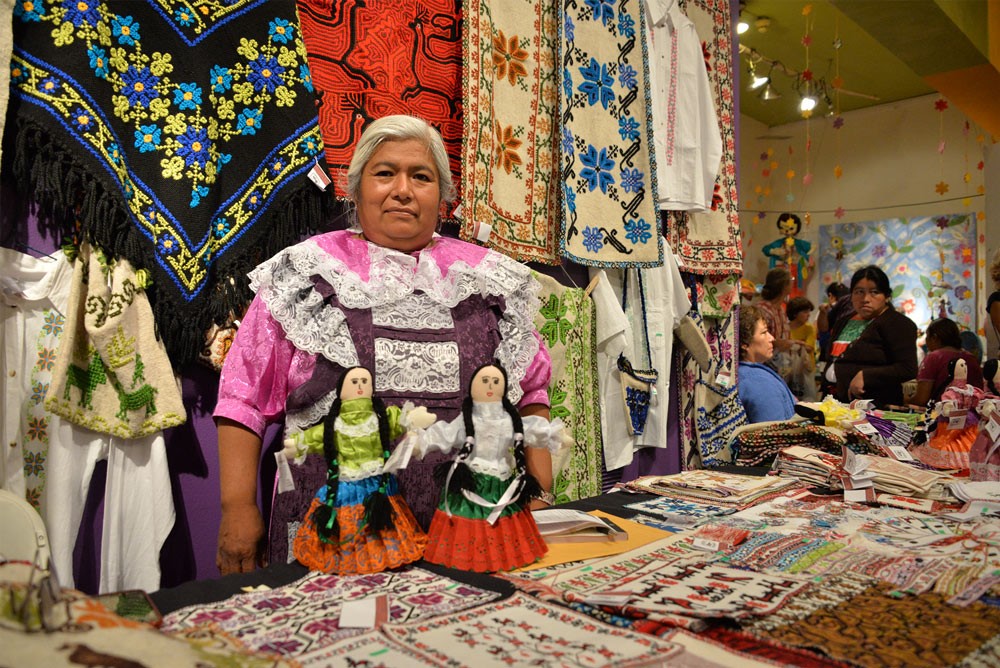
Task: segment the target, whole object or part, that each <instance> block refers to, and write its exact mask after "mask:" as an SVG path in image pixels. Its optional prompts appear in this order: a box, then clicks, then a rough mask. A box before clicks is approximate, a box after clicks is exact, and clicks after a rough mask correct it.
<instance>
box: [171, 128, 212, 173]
mask: <svg viewBox="0 0 1000 668" xmlns="http://www.w3.org/2000/svg"><path fill="white" fill-rule="evenodd" d="M177 143H178V144H180V146H179V147H178V148H177V155H179V156H181V157H182V158H184V164H185V165H188V166H190V165H198V166H199V167H204V166H205V164H206V163H207V162H208V133H207V132H205V130H203V129H200V128H188V129H187V130H185V131H184V134H182V135H181V136H180V137H178V138H177Z"/></svg>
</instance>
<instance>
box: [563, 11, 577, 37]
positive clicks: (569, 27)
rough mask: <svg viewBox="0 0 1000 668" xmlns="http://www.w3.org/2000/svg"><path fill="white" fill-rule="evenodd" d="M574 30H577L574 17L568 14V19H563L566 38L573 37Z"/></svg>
mask: <svg viewBox="0 0 1000 668" xmlns="http://www.w3.org/2000/svg"><path fill="white" fill-rule="evenodd" d="M574 30H576V26H575V25H574V24H573V17H572V16H570V15H569V14H567V15H566V20H565V21H563V33H565V35H566V39H573V31H574Z"/></svg>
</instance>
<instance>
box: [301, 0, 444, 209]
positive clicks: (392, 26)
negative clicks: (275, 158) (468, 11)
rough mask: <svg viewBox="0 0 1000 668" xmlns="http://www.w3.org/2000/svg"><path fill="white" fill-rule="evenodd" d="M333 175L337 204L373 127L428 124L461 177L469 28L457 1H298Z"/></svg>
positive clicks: (327, 155) (321, 124)
mask: <svg viewBox="0 0 1000 668" xmlns="http://www.w3.org/2000/svg"><path fill="white" fill-rule="evenodd" d="M298 5H299V13H300V17H301V20H302V36H303V38H304V39H305V43H306V48H307V49H308V52H309V67H310V69H311V70H312V77H313V82H314V84H315V86H316V95H317V97H318V99H319V126H320V129H321V131H322V133H323V143H324V150H325V153H326V162H327V167H328V168H329V170H330V177H331V178H332V179H333V183H334V187H335V188H336V193H337V195H338V196H341V197H343V196H344V190H343V185H344V181H345V179H346V173H347V166H348V165H349V164H350V162H351V156H352V155H353V153H354V146H355V144H356V143H357V141H358V139H360V138H361V133H362V132H363V131H364V129H365V127H366V126H367V125H368V123H370V122H371V121H373V120H375V119H376V118H381V117H383V116H389V115H392V114H410V115H413V116H419V117H420V118H422V119H424V120H425V121H427V122H428V123H430V124H431V125H433V126H434V127H435V128H437V129H438V131H439V132H440V133H441V137H442V139H444V144H445V149H446V150H447V151H448V159H449V161H450V163H451V173H452V176H453V177H454V179H455V183H456V185H458V175H459V174H461V173H462V164H461V159H462V84H461V76H462V43H461V40H462V25H461V17H460V15H459V12H458V5H457V4H456V3H455V2H454V0H422V1H421V2H399V1H398V0H367V1H366V2H339V1H335V0H298Z"/></svg>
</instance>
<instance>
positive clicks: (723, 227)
mask: <svg viewBox="0 0 1000 668" xmlns="http://www.w3.org/2000/svg"><path fill="white" fill-rule="evenodd" d="M677 1H678V2H679V3H680V5H681V9H683V11H684V13H685V14H687V17H688V18H689V19H690V20H691V21H692V23H694V25H695V29H696V30H697V32H698V36H699V38H700V39H701V42H702V45H703V50H704V53H705V67H707V68H708V77H709V80H710V81H711V86H712V90H713V92H714V98H715V109H716V111H717V113H718V116H719V128H720V130H721V131H722V163H721V164H720V165H719V175H718V177H716V181H715V194H714V196H713V198H712V210H711V211H707V212H704V213H691V212H677V211H668V212H665V214H664V215H665V218H666V221H665V223H664V234H665V235H666V238H667V241H668V242H669V243H670V247H671V248H673V249H674V252H675V253H676V254H677V257H678V261H679V262H680V266H681V270H682V271H688V272H691V273H695V274H701V275H719V274H742V273H743V247H742V242H741V240H740V224H739V214H738V208H739V200H738V193H737V191H736V138H735V130H734V128H735V127H736V119H735V110H734V106H733V94H732V92H733V66H732V62H733V56H732V25H731V23H730V8H729V0H677Z"/></svg>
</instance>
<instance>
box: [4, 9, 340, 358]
mask: <svg viewBox="0 0 1000 668" xmlns="http://www.w3.org/2000/svg"><path fill="white" fill-rule="evenodd" d="M10 71H11V82H12V96H11V101H10V104H11V107H12V110H13V111H14V112H15V113H16V119H17V125H16V129H15V128H14V127H9V126H8V128H7V130H8V132H16V133H17V135H16V137H15V140H14V143H13V147H14V150H13V151H12V152H13V153H14V154H15V155H14V162H13V165H14V173H15V176H16V178H17V179H18V181H19V187H20V188H21V189H22V190H23V191H24V192H25V193H29V192H30V193H33V194H34V195H35V196H36V197H38V198H39V199H40V200H41V201H42V202H43V203H46V204H48V205H52V206H53V207H54V210H53V213H54V214H55V216H56V217H57V218H58V219H60V220H61V219H64V218H67V217H69V216H72V215H73V214H76V216H77V217H78V218H79V224H80V226H81V228H82V229H81V231H82V234H83V236H84V237H85V238H87V239H89V240H91V241H93V242H95V243H96V245H98V246H100V247H101V248H103V249H105V250H106V251H107V252H108V253H109V254H110V255H111V256H113V257H119V256H121V257H125V258H126V259H128V260H129V261H130V262H131V263H132V265H133V266H135V267H136V269H147V270H149V271H150V272H152V275H153V288H152V289H151V291H150V297H151V302H152V306H153V311H154V314H155V318H156V323H157V327H158V332H159V335H160V336H162V337H163V339H164V342H165V344H166V347H167V352H168V354H169V355H170V358H171V361H172V362H173V363H174V365H175V366H179V365H181V364H184V363H186V362H189V361H193V360H194V359H195V358H196V356H197V354H198V352H199V351H200V349H201V347H202V344H203V338H204V334H205V332H207V331H208V329H209V328H210V326H211V325H212V324H213V323H214V322H217V321H221V320H222V319H225V318H227V317H229V316H230V315H231V314H232V313H233V312H240V311H241V309H242V308H243V307H244V306H245V304H246V303H248V302H249V297H250V292H249V289H248V287H247V282H246V278H245V275H246V273H247V271H249V269H251V268H252V267H253V266H255V265H256V264H257V263H259V262H261V261H262V260H264V259H265V258H266V257H267V255H268V254H269V253H273V252H274V251H276V250H277V249H278V248H280V247H283V246H285V245H287V244H288V243H290V242H292V241H295V240H297V239H298V238H299V237H301V236H302V235H303V234H305V233H306V232H308V231H311V230H314V229H316V228H317V227H318V225H319V224H320V222H321V218H322V213H321V202H322V198H323V195H322V194H321V193H320V191H319V190H317V189H316V188H315V186H313V185H312V184H310V183H309V181H308V180H307V179H306V177H305V173H306V172H307V170H308V169H309V168H310V167H311V166H312V165H313V164H314V162H315V161H316V160H317V157H321V156H320V152H321V140H320V135H319V127H318V124H317V121H316V109H315V106H314V103H313V95H312V92H313V86H312V80H311V76H310V73H309V67H308V65H307V63H306V53H305V46H304V45H303V43H302V41H301V39H300V36H299V27H298V19H297V16H296V10H295V3H294V2H293V1H292V0H272V1H270V2H260V1H253V0H237V1H235V2H229V3H218V2H214V1H210V0H197V1H191V2H187V1H181V0H141V1H140V0H105V1H103V2H99V1H97V0H88V1H86V2H55V1H52V0H46V1H43V0H38V1H37V2H22V3H18V5H17V6H16V7H15V11H14V55H13V59H12V61H11V70H10ZM65 232H66V234H67V236H68V235H69V234H70V233H72V230H65Z"/></svg>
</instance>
